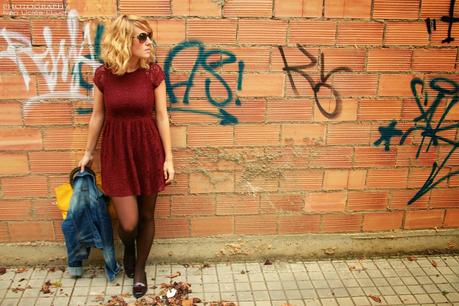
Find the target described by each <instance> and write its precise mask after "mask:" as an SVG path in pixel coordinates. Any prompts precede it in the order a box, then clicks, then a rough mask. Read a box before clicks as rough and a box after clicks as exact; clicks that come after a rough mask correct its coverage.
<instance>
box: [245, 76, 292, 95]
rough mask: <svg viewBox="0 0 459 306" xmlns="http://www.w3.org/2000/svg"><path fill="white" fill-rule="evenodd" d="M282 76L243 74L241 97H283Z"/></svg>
mask: <svg viewBox="0 0 459 306" xmlns="http://www.w3.org/2000/svg"><path fill="white" fill-rule="evenodd" d="M284 79H285V77H284V75H283V74H280V73H258V74H245V75H244V86H243V88H242V90H241V91H239V93H238V95H239V96H241V97H282V96H284V85H283V84H284Z"/></svg>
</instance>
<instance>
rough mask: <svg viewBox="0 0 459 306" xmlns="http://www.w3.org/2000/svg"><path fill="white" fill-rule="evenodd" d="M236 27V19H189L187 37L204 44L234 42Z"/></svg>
mask: <svg viewBox="0 0 459 306" xmlns="http://www.w3.org/2000/svg"><path fill="white" fill-rule="evenodd" d="M236 27H237V20H236V19H221V20H218V19H189V20H188V24H187V39H188V40H193V39H197V40H200V41H202V42H203V43H205V44H234V43H236Z"/></svg>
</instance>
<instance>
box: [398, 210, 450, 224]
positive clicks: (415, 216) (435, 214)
mask: <svg viewBox="0 0 459 306" xmlns="http://www.w3.org/2000/svg"><path fill="white" fill-rule="evenodd" d="M444 213H445V211H444V210H443V209H435V210H413V211H407V212H406V217H405V226H404V228H405V229H418V228H437V227H441V225H442V224H443V215H444Z"/></svg>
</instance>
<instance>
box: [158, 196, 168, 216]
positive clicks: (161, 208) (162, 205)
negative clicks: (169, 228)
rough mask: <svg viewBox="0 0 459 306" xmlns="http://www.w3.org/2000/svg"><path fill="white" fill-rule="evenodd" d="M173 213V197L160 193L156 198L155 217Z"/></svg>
mask: <svg viewBox="0 0 459 306" xmlns="http://www.w3.org/2000/svg"><path fill="white" fill-rule="evenodd" d="M170 215H171V197H170V196H168V195H166V196H163V195H159V196H158V198H157V199H156V205H155V218H167V217H169V216H170Z"/></svg>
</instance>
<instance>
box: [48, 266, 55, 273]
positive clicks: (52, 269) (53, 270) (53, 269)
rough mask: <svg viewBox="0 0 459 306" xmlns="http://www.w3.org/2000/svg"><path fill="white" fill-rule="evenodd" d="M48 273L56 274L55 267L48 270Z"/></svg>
mask: <svg viewBox="0 0 459 306" xmlns="http://www.w3.org/2000/svg"><path fill="white" fill-rule="evenodd" d="M48 272H56V267H51V268H49V269H48Z"/></svg>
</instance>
